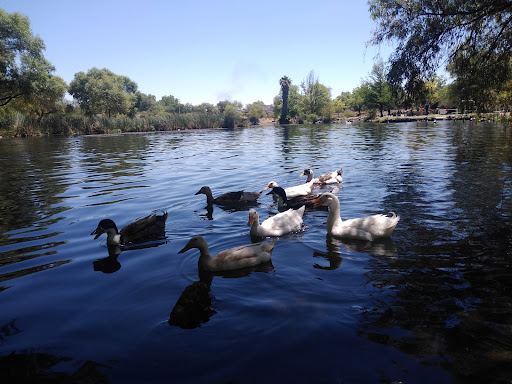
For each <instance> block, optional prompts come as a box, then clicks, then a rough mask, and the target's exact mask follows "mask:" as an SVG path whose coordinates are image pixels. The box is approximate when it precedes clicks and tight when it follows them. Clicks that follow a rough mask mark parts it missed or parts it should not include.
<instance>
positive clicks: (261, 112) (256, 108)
mask: <svg viewBox="0 0 512 384" xmlns="http://www.w3.org/2000/svg"><path fill="white" fill-rule="evenodd" d="M263 105H264V103H263V102H262V101H256V102H255V103H252V104H250V105H248V107H247V116H248V117H249V121H250V122H251V124H258V123H259V122H260V119H261V118H262V117H263V116H265V109H264V108H263Z"/></svg>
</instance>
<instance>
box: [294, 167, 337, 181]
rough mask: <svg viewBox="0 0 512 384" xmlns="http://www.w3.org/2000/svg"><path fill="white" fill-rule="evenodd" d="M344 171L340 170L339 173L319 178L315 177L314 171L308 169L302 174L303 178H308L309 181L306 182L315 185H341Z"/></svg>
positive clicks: (327, 174)
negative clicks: (311, 182)
mask: <svg viewBox="0 0 512 384" xmlns="http://www.w3.org/2000/svg"><path fill="white" fill-rule="evenodd" d="M342 175H343V169H341V168H340V170H339V171H332V172H329V173H326V174H325V175H321V176H318V177H313V170H311V169H309V168H307V169H305V170H304V172H302V175H301V176H307V177H308V179H307V181H306V183H307V182H310V181H313V184H339V183H341V182H343V176H342Z"/></svg>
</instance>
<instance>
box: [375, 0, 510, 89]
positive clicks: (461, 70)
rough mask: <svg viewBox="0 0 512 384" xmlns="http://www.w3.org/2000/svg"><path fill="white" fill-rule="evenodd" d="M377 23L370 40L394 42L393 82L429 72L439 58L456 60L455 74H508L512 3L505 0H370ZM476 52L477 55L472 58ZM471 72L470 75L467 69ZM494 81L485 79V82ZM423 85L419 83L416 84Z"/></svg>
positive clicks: (409, 83)
mask: <svg viewBox="0 0 512 384" xmlns="http://www.w3.org/2000/svg"><path fill="white" fill-rule="evenodd" d="M369 8H370V12H371V17H372V18H373V20H375V21H376V22H377V28H376V29H375V32H374V34H373V37H372V39H371V41H370V43H371V44H374V45H379V44H381V43H383V42H384V41H390V42H393V43H396V49H395V51H394V53H393V54H392V55H391V57H390V64H391V66H390V70H389V73H388V79H389V81H390V83H391V84H394V85H396V84H402V83H404V82H405V90H406V91H407V92H408V93H414V92H416V90H417V89H416V87H415V86H416V85H418V84H421V83H418V82H417V79H428V78H431V77H432V76H433V75H434V74H435V72H436V70H437V69H438V68H439V67H440V65H441V63H448V64H451V63H454V62H456V61H457V70H456V71H455V73H456V74H457V76H458V77H460V76H463V75H464V74H467V75H468V76H471V77H472V78H473V79H485V78H488V77H489V76H491V78H494V79H501V83H503V82H504V81H505V80H507V79H508V73H509V72H510V70H511V69H510V65H509V64H510V62H511V59H512V23H511V22H510V21H511V18H512V16H511V13H512V3H511V2H510V1H509V0H493V1H490V0H474V1H462V0H445V1H438V0H408V1H404V0H370V1H369ZM474 58H476V60H475V59H474ZM470 74H471V75H470ZM492 83H493V82H489V81H487V82H485V81H484V82H483V85H484V86H485V87H486V88H490V87H492V86H493V85H492ZM420 89H421V88H420Z"/></svg>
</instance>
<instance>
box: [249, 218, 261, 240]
mask: <svg viewBox="0 0 512 384" xmlns="http://www.w3.org/2000/svg"><path fill="white" fill-rule="evenodd" d="M259 226H260V219H259V217H255V218H254V220H253V222H252V224H251V230H250V233H251V235H253V236H255V235H256V233H257V231H258V227H259Z"/></svg>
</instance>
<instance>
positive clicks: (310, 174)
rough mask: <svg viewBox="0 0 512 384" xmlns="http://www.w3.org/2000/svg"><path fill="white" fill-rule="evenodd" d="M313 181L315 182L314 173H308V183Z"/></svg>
mask: <svg viewBox="0 0 512 384" xmlns="http://www.w3.org/2000/svg"><path fill="white" fill-rule="evenodd" d="M311 180H313V172H309V173H308V179H307V180H306V183H309V182H310V181H311Z"/></svg>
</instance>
